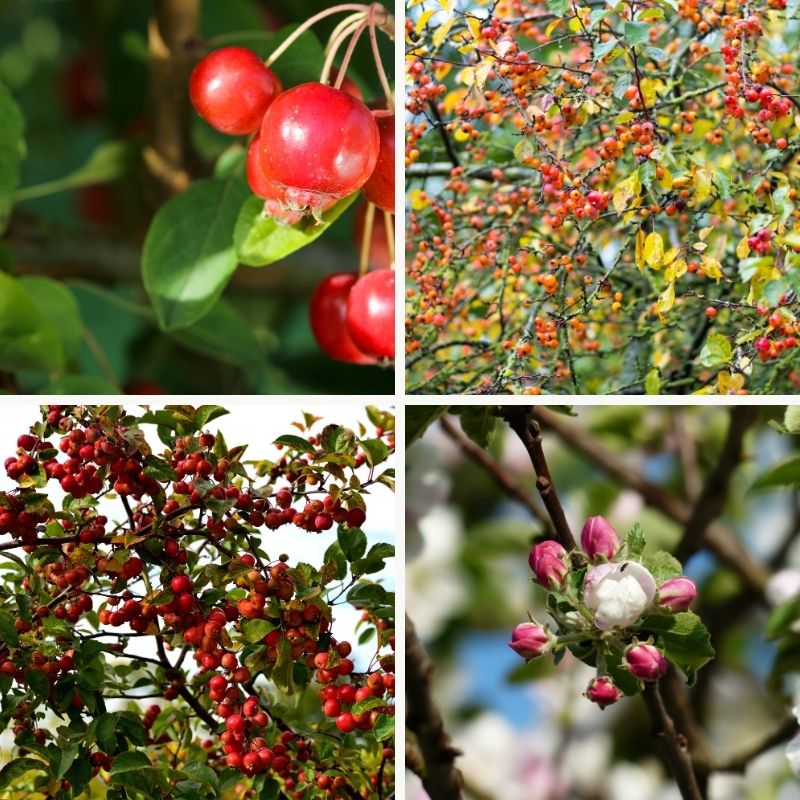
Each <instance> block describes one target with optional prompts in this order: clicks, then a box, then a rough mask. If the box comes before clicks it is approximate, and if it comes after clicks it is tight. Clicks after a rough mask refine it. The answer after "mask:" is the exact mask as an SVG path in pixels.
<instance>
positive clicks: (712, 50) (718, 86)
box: [405, 0, 800, 394]
mask: <svg viewBox="0 0 800 800" xmlns="http://www.w3.org/2000/svg"><path fill="white" fill-rule="evenodd" d="M409 8H410V14H409V18H408V19H407V21H406V31H405V33H406V52H407V59H406V73H407V75H406V83H407V103H406V111H407V115H408V116H407V125H406V168H407V178H408V181H407V184H408V220H407V236H408V250H407V258H408V273H407V284H406V290H407V292H406V293H407V319H406V332H407V342H406V348H407V365H408V370H409V372H408V387H409V389H410V390H411V391H414V392H420V393H463V392H481V393H501V394H505V393H514V394H517V393H529V394H539V393H554V394H564V393H568V394H582V393H587V394H602V393H634V394H643V393H648V394H659V393H664V394H682V393H695V392H700V393H712V394H715V393H720V394H729V393H772V392H793V391H795V390H796V389H797V386H798V381H800V372H798V370H797V358H798V357H797V350H796V345H797V342H798V339H797V294H796V293H797V290H798V288H800V284H799V283H798V279H797V274H798V266H799V265H800V230H798V209H797V181H798V177H799V176H800V171H799V170H800V167H799V166H798V153H800V137H799V136H798V126H800V99H798V98H799V97H800V91H799V90H798V73H797V66H796V59H795V58H794V52H795V51H796V48H797V45H798V36H799V35H800V33H799V32H798V26H797V23H796V18H797V15H798V4H797V3H796V2H794V1H793V0H788V2H787V0H763V2H756V3H734V4H730V3H724V2H722V1H721V0H719V1H718V2H715V1H713V0H712V2H700V3H698V2H694V0H644V1H643V2H639V1H638V0H632V1H631V2H627V0H626V1H625V2H620V3H610V4H603V3H600V4H597V3H591V2H589V3H582V2H572V0H499V2H487V1H485V0H474V1H471V2H452V1H451V0H441V2H435V1H434V0H412V2H410V3H409Z"/></svg>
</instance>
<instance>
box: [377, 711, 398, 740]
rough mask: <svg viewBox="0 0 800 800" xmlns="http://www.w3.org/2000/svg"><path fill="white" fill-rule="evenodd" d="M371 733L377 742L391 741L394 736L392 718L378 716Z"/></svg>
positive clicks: (385, 715) (383, 715)
mask: <svg viewBox="0 0 800 800" xmlns="http://www.w3.org/2000/svg"><path fill="white" fill-rule="evenodd" d="M372 733H373V734H374V736H375V738H376V739H377V740H378V741H379V742H385V741H386V740H387V739H391V737H392V736H394V717H390V716H389V715H388V714H379V715H378V718H377V719H376V720H375V727H374V728H373V729H372Z"/></svg>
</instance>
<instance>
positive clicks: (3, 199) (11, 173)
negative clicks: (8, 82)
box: [0, 83, 25, 234]
mask: <svg viewBox="0 0 800 800" xmlns="http://www.w3.org/2000/svg"><path fill="white" fill-rule="evenodd" d="M0 119H2V120H3V124H2V125H0V234H1V233H3V232H4V231H5V229H6V226H7V225H8V218H9V217H10V216H11V209H12V208H13V207H14V192H15V191H16V190H17V186H18V185H19V168H20V164H21V163H22V159H23V158H24V157H25V118H24V117H23V116H22V111H20V108H19V106H18V105H17V102H16V100H14V98H13V97H12V96H11V93H10V92H9V91H8V89H6V87H5V86H3V84H2V83H0Z"/></svg>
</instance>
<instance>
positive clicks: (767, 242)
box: [747, 228, 772, 256]
mask: <svg viewBox="0 0 800 800" xmlns="http://www.w3.org/2000/svg"><path fill="white" fill-rule="evenodd" d="M747 244H748V245H750V249H751V250H755V251H756V253H758V254H759V255H762V256H763V255H766V254H767V253H769V251H770V250H772V231H771V230H770V229H769V228H762V229H761V230H760V231H757V232H756V233H755V234H754V235H753V236H749V237H748V239H747Z"/></svg>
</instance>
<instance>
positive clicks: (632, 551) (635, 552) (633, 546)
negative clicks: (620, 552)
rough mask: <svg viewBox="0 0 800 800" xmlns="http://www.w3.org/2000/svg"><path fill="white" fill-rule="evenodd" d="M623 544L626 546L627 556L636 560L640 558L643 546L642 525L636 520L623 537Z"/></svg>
mask: <svg viewBox="0 0 800 800" xmlns="http://www.w3.org/2000/svg"><path fill="white" fill-rule="evenodd" d="M625 544H626V545H627V547H628V558H631V559H634V560H638V559H639V558H641V555H642V553H643V552H644V548H645V544H646V542H645V540H644V532H643V531H642V526H641V525H640V524H639V523H638V522H637V523H636V524H635V525H634V526H633V528H631V530H630V533H628V535H627V536H626V537H625Z"/></svg>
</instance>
